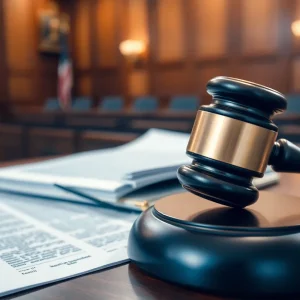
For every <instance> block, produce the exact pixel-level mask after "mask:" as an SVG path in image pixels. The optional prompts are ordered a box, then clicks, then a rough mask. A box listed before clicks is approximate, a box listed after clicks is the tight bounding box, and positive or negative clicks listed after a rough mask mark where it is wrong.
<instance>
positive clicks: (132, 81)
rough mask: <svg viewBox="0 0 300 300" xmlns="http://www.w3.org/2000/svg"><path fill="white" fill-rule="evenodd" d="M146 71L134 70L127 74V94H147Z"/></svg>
mask: <svg viewBox="0 0 300 300" xmlns="http://www.w3.org/2000/svg"><path fill="white" fill-rule="evenodd" d="M148 80H149V79H148V72H147V71H146V70H134V71H133V72H131V73H130V75H129V94H130V96H139V95H147V94H149V86H148Z"/></svg>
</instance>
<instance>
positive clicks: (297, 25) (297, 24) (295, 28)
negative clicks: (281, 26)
mask: <svg viewBox="0 0 300 300" xmlns="http://www.w3.org/2000/svg"><path fill="white" fill-rule="evenodd" d="M291 29H292V32H293V34H294V35H295V36H297V37H299V36H300V20H297V21H294V22H293V23H292V26H291Z"/></svg>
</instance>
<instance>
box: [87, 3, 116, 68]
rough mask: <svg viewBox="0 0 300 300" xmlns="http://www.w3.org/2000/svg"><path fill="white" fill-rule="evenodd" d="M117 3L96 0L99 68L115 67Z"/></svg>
mask: <svg viewBox="0 0 300 300" xmlns="http://www.w3.org/2000/svg"><path fill="white" fill-rule="evenodd" d="M116 6H117V1H111V0H98V4H97V9H96V13H97V14H96V16H95V18H96V21H97V40H96V41H94V42H95V43H96V44H97V49H98V53H99V57H98V66H99V67H116V66H117V56H118V41H117V30H118V28H117V26H116V25H117V21H116ZM92 42H93V41H92Z"/></svg>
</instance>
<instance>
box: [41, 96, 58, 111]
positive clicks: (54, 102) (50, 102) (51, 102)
mask: <svg viewBox="0 0 300 300" xmlns="http://www.w3.org/2000/svg"><path fill="white" fill-rule="evenodd" d="M57 110H60V106H59V102H58V99H57V98H54V97H53V98H48V99H47V100H46V103H45V105H44V111H57Z"/></svg>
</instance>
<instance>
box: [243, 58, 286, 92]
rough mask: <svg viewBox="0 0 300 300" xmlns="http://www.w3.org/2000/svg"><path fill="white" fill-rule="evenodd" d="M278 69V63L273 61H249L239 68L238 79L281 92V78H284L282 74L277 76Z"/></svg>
mask: <svg viewBox="0 0 300 300" xmlns="http://www.w3.org/2000/svg"><path fill="white" fill-rule="evenodd" d="M279 69H280V65H279V62H278V61H276V60H273V59H270V60H264V61H255V62H253V61H249V62H245V63H244V64H243V65H241V66H240V70H239V74H240V76H239V77H240V78H241V79H245V80H250V81H254V82H256V83H258V84H262V85H266V86H268V87H271V88H274V89H278V90H279V91H281V90H282V81H283V79H282V78H281V76H284V74H280V75H279V73H278V70H279ZM278 75H279V76H278Z"/></svg>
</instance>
